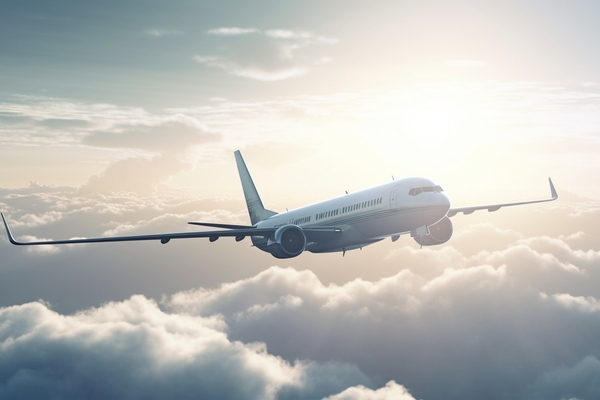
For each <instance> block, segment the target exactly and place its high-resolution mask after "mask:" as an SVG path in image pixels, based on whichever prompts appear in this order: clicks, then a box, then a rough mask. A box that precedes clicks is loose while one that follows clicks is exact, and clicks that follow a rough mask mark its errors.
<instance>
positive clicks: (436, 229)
mask: <svg viewBox="0 0 600 400" xmlns="http://www.w3.org/2000/svg"><path fill="white" fill-rule="evenodd" d="M453 232H454V229H453V228H452V221H450V218H448V217H444V218H443V219H441V220H440V221H439V222H437V223H435V224H433V225H431V226H430V227H429V235H425V236H417V237H415V242H417V243H419V244H420V245H421V246H435V245H436V244H442V243H446V242H447V241H448V240H450V238H451V237H452V233H453Z"/></svg>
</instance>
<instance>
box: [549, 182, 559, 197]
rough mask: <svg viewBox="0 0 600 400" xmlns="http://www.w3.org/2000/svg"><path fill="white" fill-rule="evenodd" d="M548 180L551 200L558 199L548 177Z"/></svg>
mask: <svg viewBox="0 0 600 400" xmlns="http://www.w3.org/2000/svg"><path fill="white" fill-rule="evenodd" d="M548 182H550V194H551V195H552V200H556V199H558V193H556V189H554V184H553V183H552V179H550V178H548Z"/></svg>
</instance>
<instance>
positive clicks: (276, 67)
mask: <svg viewBox="0 0 600 400" xmlns="http://www.w3.org/2000/svg"><path fill="white" fill-rule="evenodd" d="M208 33H209V34H211V35H215V36H222V37H228V38H229V40H228V41H226V42H224V43H223V46H222V47H221V50H220V51H219V53H217V54H205V55H196V56H194V60H195V61H196V62H198V63H200V64H203V65H206V66H208V67H212V68H219V69H222V70H224V71H226V72H228V73H230V74H232V75H237V76H241V77H245V78H250V79H255V80H260V81H280V80H284V79H290V78H295V77H299V76H302V75H305V74H306V73H308V72H309V68H308V66H309V65H320V64H323V63H327V62H331V60H333V59H332V58H331V57H325V56H316V55H314V54H313V53H314V51H312V52H306V51H304V50H306V49H307V48H308V47H314V45H334V44H337V43H338V40H337V39H335V38H328V37H324V36H318V35H315V34H314V33H313V32H309V31H292V30H284V29H272V30H267V31H264V32H261V31H259V30H258V29H254V28H248V29H244V28H235V27H229V28H227V27H223V28H218V29H212V30H210V31H208ZM250 34H252V35H250ZM233 39H237V40H233Z"/></svg>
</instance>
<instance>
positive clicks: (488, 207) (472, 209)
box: [448, 178, 558, 217]
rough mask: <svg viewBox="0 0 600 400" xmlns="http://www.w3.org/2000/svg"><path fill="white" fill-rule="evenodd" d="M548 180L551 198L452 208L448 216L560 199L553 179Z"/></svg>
mask: <svg viewBox="0 0 600 400" xmlns="http://www.w3.org/2000/svg"><path fill="white" fill-rule="evenodd" d="M548 182H549V183H550V196H551V198H549V199H543V200H530V201H519V202H516V203H502V204H488V205H485V206H473V207H459V208H451V209H450V211H448V216H449V217H453V216H455V215H456V214H458V213H463V214H465V215H468V214H471V213H474V212H475V211H478V210H488V211H489V212H493V211H497V210H499V209H500V208H502V207H510V206H520V205H523V204H533V203H545V202H547V201H554V200H556V199H558V194H557V193H556V189H555V188H554V184H552V179H550V178H548Z"/></svg>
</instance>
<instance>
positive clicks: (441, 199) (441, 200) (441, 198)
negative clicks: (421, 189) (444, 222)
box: [435, 193, 451, 212]
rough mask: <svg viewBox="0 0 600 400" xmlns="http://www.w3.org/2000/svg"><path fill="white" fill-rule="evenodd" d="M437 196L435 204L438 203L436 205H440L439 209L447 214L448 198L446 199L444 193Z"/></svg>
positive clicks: (446, 196)
mask: <svg viewBox="0 0 600 400" xmlns="http://www.w3.org/2000/svg"><path fill="white" fill-rule="evenodd" d="M438 195H439V196H436V200H435V201H436V202H437V203H438V205H440V206H441V207H443V208H444V209H445V210H446V212H448V211H449V210H450V204H451V202H450V197H448V195H447V194H446V193H438Z"/></svg>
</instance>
